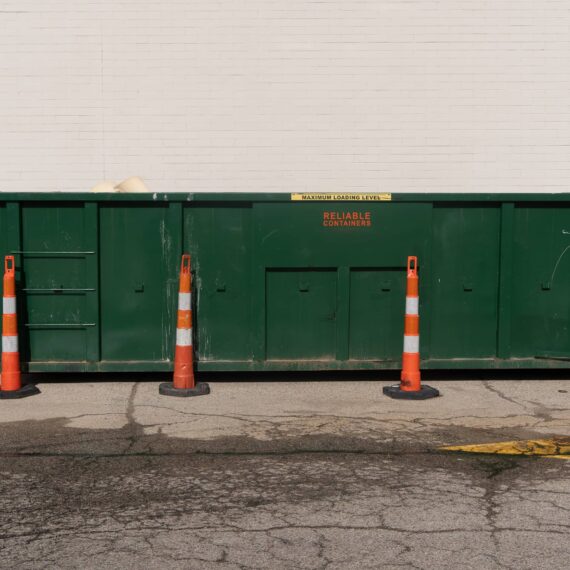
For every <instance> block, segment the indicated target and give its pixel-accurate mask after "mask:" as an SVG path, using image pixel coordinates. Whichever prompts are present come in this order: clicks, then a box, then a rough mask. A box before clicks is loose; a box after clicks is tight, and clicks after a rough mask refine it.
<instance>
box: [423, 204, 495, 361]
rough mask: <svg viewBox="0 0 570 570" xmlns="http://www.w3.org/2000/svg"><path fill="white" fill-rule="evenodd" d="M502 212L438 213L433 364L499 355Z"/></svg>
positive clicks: (442, 208) (445, 209) (465, 209)
mask: <svg viewBox="0 0 570 570" xmlns="http://www.w3.org/2000/svg"><path fill="white" fill-rule="evenodd" d="M499 245H500V208H499V206H498V205H488V206H487V205H485V206H481V205H476V204H471V205H462V204H446V205H438V206H436V207H435V208H434V218H433V250H432V259H433V264H434V270H433V286H432V296H431V302H432V306H431V320H430V322H429V323H425V326H426V327H427V326H430V327H431V350H430V356H431V357H433V358H484V357H493V356H495V355H496V344H497V326H498V325H497V316H498V282H499V281H498V280H499Z"/></svg>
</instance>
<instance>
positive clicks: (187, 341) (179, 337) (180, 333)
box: [176, 329, 192, 346]
mask: <svg viewBox="0 0 570 570" xmlns="http://www.w3.org/2000/svg"><path fill="white" fill-rule="evenodd" d="M176 346H192V329H176Z"/></svg>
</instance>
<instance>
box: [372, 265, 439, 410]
mask: <svg viewBox="0 0 570 570" xmlns="http://www.w3.org/2000/svg"><path fill="white" fill-rule="evenodd" d="M418 283H419V278H418V258H417V257H415V256H410V257H408V277H407V285H406V317H405V321H404V352H403V355H402V374H401V376H400V378H401V382H400V384H399V385H398V384H396V385H395V386H384V390H383V392H384V394H385V395H386V396H390V398H397V399H401V400H427V399H428V398H435V397H436V396H439V391H438V390H436V389H435V388H432V387H431V386H426V385H424V386H422V383H421V374H420V316H419V310H418V308H419V294H418V292H419V287H418Z"/></svg>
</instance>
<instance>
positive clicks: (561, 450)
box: [440, 437, 570, 459]
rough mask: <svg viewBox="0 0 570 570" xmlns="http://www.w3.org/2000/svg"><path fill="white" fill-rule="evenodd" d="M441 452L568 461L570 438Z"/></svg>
mask: <svg viewBox="0 0 570 570" xmlns="http://www.w3.org/2000/svg"><path fill="white" fill-rule="evenodd" d="M440 449H441V450H442V451H459V452H463V453H488V454H490V455H540V456H542V457H552V458H555V459H570V438H568V437H555V438H552V439H529V440H526V441H524V440H523V441H501V442H498V443H479V444H475V445H450V446H447V447H440Z"/></svg>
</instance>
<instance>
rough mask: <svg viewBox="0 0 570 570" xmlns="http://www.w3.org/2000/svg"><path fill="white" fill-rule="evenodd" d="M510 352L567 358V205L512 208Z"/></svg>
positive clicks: (569, 225)
mask: <svg viewBox="0 0 570 570" xmlns="http://www.w3.org/2000/svg"><path fill="white" fill-rule="evenodd" d="M511 287H512V296H513V304H512V341H511V346H512V356H514V357H535V356H540V357H546V356H555V357H567V358H570V331H569V328H570V322H569V319H570V294H569V291H570V208H568V206H567V205H564V204H554V205H548V206H547V205H536V206H530V205H519V206H518V207H517V208H516V209H515V227H514V264H513V279H512V284H511Z"/></svg>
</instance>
